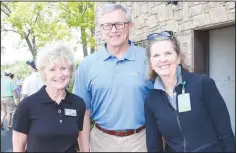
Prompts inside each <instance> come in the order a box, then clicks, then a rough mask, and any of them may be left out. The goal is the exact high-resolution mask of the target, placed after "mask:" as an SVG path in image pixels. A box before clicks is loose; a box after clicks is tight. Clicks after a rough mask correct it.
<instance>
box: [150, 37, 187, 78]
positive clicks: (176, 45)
mask: <svg viewBox="0 0 237 153" xmlns="http://www.w3.org/2000/svg"><path fill="white" fill-rule="evenodd" d="M167 40H168V41H171V42H172V44H173V47H174V50H175V52H176V54H177V55H178V56H179V57H180V65H181V67H182V68H183V69H184V70H185V71H189V69H190V67H189V66H188V65H186V64H185V63H184V59H185V55H184V54H183V53H182V52H181V51H180V46H179V42H178V40H177V39H176V37H175V36H174V35H172V36H171V37H170V38H169V37H160V38H158V39H156V40H152V41H149V42H148V44H147V48H146V50H147V51H146V55H147V58H148V74H147V76H148V79H151V80H155V79H156V77H157V76H158V74H157V73H156V72H155V71H154V70H153V69H152V67H151V60H150V57H151V48H152V46H153V45H154V44H155V43H157V42H159V41H167Z"/></svg>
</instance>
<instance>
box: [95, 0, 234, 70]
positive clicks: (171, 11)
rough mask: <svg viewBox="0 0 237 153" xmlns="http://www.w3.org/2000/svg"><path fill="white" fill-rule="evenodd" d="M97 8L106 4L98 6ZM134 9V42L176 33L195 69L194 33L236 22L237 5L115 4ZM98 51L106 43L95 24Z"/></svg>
mask: <svg viewBox="0 0 237 153" xmlns="http://www.w3.org/2000/svg"><path fill="white" fill-rule="evenodd" d="M95 3H96V8H98V7H101V6H102V5H103V4H104V3H105V2H95ZM116 3H120V4H122V5H124V6H127V7H129V8H130V9H132V20H133V22H134V24H135V27H134V29H133V31H132V34H131V40H132V41H134V42H135V43H136V42H137V43H138V44H145V43H143V42H144V41H145V39H146V37H147V35H148V34H150V33H152V32H159V31H162V30H172V31H174V32H175V35H176V36H177V39H178V40H179V42H180V47H181V51H182V52H184V53H185V55H186V64H188V65H190V66H191V68H192V67H193V64H192V61H193V60H192V59H193V43H194V42H193V30H197V29H206V28H214V27H216V26H220V25H225V24H228V23H233V22H235V2H179V3H178V5H177V6H175V5H167V4H166V2H116ZM95 23H96V27H95V37H96V49H98V48H100V47H101V46H102V45H103V43H104V41H103V40H102V38H101V33H100V29H99V27H98V24H97V21H95Z"/></svg>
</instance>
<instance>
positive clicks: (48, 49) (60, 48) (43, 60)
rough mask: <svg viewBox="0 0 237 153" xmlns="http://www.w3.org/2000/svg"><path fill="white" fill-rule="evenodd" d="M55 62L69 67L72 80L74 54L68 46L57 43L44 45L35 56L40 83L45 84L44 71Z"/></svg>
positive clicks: (60, 42)
mask: <svg viewBox="0 0 237 153" xmlns="http://www.w3.org/2000/svg"><path fill="white" fill-rule="evenodd" d="M57 61H60V62H62V63H63V64H68V65H69V66H70V70H71V79H72V77H73V76H74V72H75V59H74V52H73V51H72V49H71V47H70V46H69V45H68V44H66V43H65V42H62V41H58V42H51V43H49V44H46V45H45V46H44V47H43V48H42V49H41V50H40V51H39V52H38V54H37V58H36V68H37V69H38V71H39V73H40V76H41V78H42V81H44V82H45V77H44V69H45V68H46V67H47V66H48V65H50V64H54V63H55V62H57Z"/></svg>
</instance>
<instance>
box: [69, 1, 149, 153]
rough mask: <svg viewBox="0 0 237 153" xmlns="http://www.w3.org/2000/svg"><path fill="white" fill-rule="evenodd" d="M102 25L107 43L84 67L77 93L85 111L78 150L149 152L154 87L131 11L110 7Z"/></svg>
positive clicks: (103, 10)
mask: <svg viewBox="0 0 237 153" xmlns="http://www.w3.org/2000/svg"><path fill="white" fill-rule="evenodd" d="M98 22H99V24H100V26H101V30H102V35H103V38H104V39H105V42H106V43H105V45H104V48H103V49H102V50H99V51H97V52H95V53H94V54H92V55H90V56H88V57H86V58H85V59H84V60H83V61H82V62H81V63H80V66H79V68H78V70H77V73H76V77H75V84H74V88H73V92H74V93H75V94H77V95H78V96H80V97H82V98H83V100H84V101H85V103H86V107H87V110H86V113H85V117H84V127H83V131H81V133H80V136H79V144H80V151H82V152H88V151H93V152H94V151H95V152H100V151H112V152H114V151H115V152H123V151H126V152H130V151H134V152H137V151H142V152H145V151H147V148H146V135H145V127H144V123H145V119H144V100H145V98H146V96H147V94H148V92H149V91H150V89H151V88H153V84H152V82H151V81H149V80H147V79H146V73H147V71H146V70H147V69H146V68H147V64H148V63H147V59H146V56H145V49H144V48H141V47H136V46H134V44H133V43H132V42H131V41H130V40H129V33H130V32H131V30H132V27H133V24H132V22H131V11H130V10H128V9H127V8H125V7H123V6H121V5H119V4H106V5H104V6H103V7H102V8H101V10H100V12H99V14H98ZM90 117H92V119H93V120H94V121H95V126H94V128H93V129H92V131H90Z"/></svg>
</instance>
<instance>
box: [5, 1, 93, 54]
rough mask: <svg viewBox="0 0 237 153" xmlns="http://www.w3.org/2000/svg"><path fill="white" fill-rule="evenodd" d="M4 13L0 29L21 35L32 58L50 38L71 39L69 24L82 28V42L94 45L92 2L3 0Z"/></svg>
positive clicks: (51, 39)
mask: <svg viewBox="0 0 237 153" xmlns="http://www.w3.org/2000/svg"><path fill="white" fill-rule="evenodd" d="M1 14H2V19H1V20H2V21H1V32H9V31H11V32H15V33H17V34H19V35H20V36H21V39H22V40H24V42H25V44H26V45H27V46H28V48H29V51H30V52H31V54H32V56H33V58H35V57H36V54H37V51H38V49H39V47H41V46H43V45H44V44H45V43H47V42H48V41H53V40H62V39H64V40H65V39H66V40H69V39H71V32H70V27H80V28H81V29H82V37H81V43H84V44H85V45H86V46H87V45H90V46H91V47H92V48H93V47H94V38H93V36H92V35H91V33H93V30H94V4H93V2H58V3H55V2H2V5H1ZM86 30H90V32H86ZM86 55H87V54H86Z"/></svg>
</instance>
